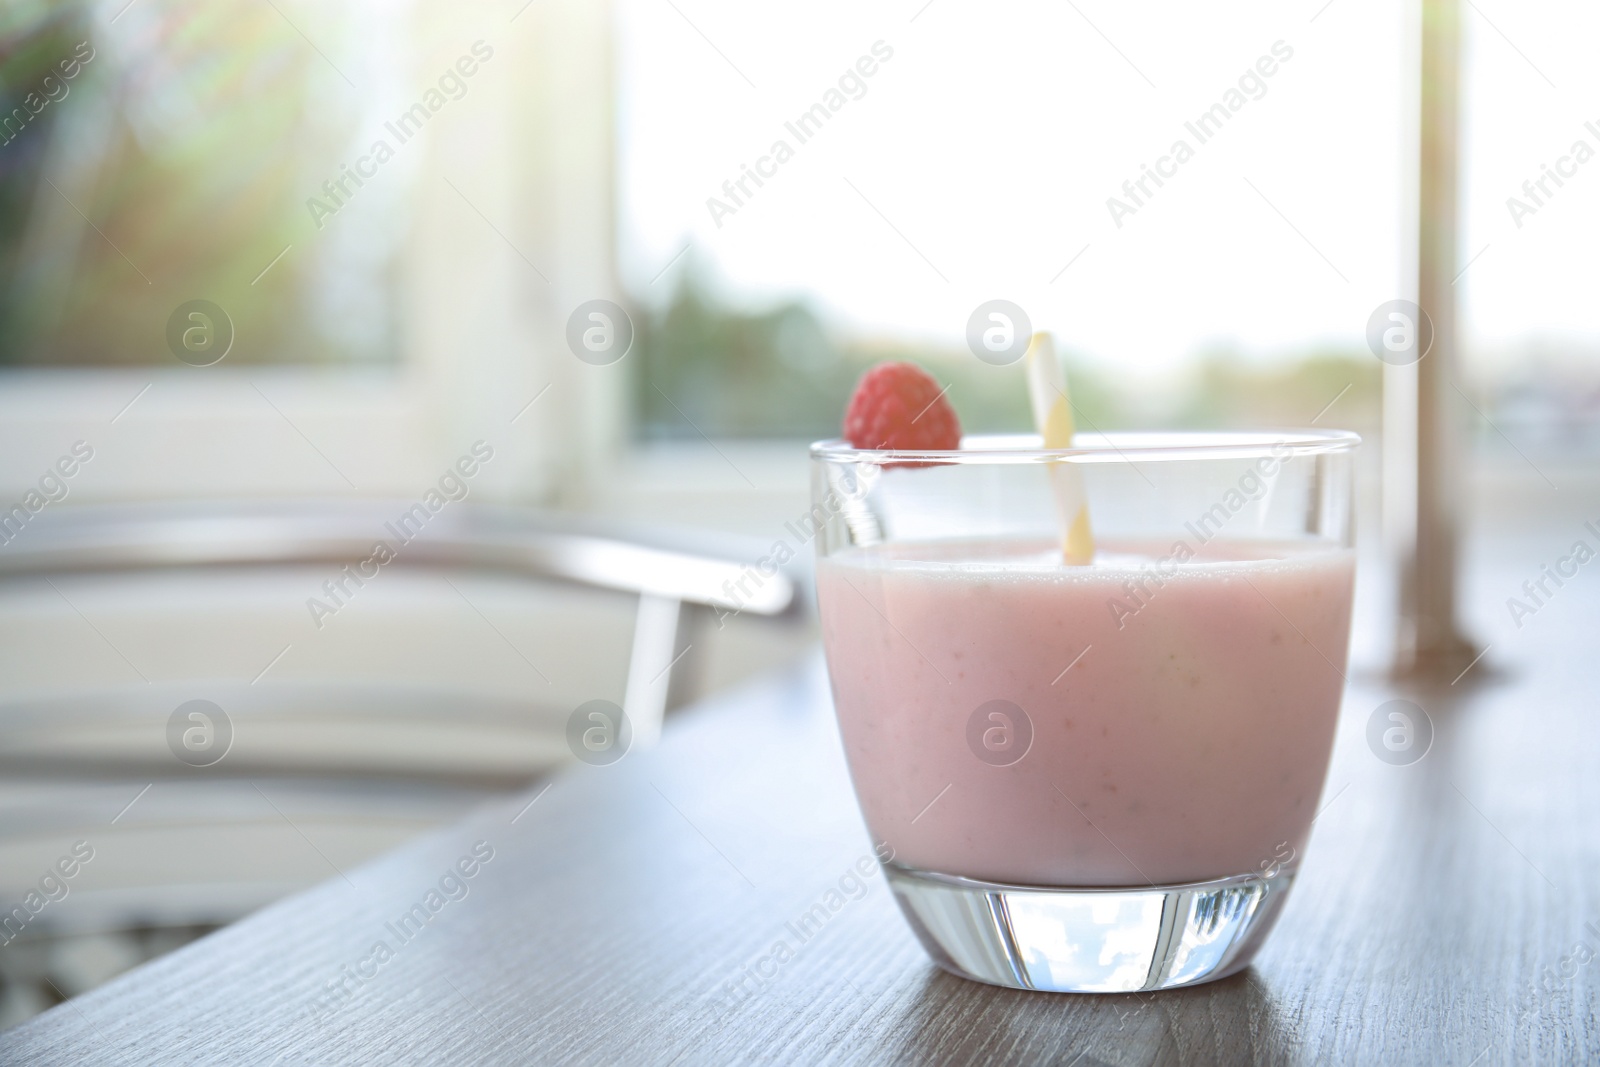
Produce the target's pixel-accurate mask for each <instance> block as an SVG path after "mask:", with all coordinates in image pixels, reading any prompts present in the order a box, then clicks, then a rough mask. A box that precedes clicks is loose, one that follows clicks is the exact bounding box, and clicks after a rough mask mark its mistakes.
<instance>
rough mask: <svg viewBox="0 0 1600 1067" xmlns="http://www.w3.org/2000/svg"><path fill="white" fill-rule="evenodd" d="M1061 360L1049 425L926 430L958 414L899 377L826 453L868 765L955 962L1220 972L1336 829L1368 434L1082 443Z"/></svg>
mask: <svg viewBox="0 0 1600 1067" xmlns="http://www.w3.org/2000/svg"><path fill="white" fill-rule="evenodd" d="M1048 347H1049V346H1048V344H1047V343H1046V342H1044V341H1041V339H1040V337H1039V336H1037V335H1036V336H1035V338H1034V340H1033V342H1032V344H1031V345H1030V348H1029V350H1028V359H1029V365H1028V371H1029V383H1030V397H1031V398H1032V399H1033V400H1034V401H1035V405H1034V406H1035V411H1034V416H1035V422H1036V424H1037V425H1038V426H1039V427H1040V428H1041V432H1040V434H1039V435H1038V436H1034V437H1021V436H1017V437H1011V436H967V437H963V438H961V439H960V440H959V441H955V440H953V439H951V437H950V436H949V435H948V434H944V436H942V437H940V438H939V440H938V442H937V443H936V444H929V443H927V442H922V441H918V440H916V439H915V437H914V435H910V436H908V438H907V439H902V438H897V437H896V436H895V434H896V432H897V430H898V431H904V430H905V429H906V427H905V426H904V425H902V423H905V422H906V421H907V420H909V422H910V424H911V426H912V427H913V428H916V427H920V426H921V425H922V424H923V423H924V422H926V419H925V418H923V419H921V420H920V421H919V420H918V419H917V418H916V416H917V413H918V412H919V411H920V410H921V406H920V405H931V409H937V407H938V403H939V400H938V398H937V397H936V398H934V399H933V400H929V399H928V396H930V395H931V391H932V389H934V388H936V387H937V386H936V384H935V383H932V382H931V381H930V382H921V381H920V380H918V379H915V378H914V376H912V375H910V374H909V373H908V372H904V371H900V370H896V369H895V367H896V366H897V365H889V368H888V369H883V370H881V371H879V372H878V373H879V374H880V375H881V377H879V378H875V377H873V376H872V375H871V374H869V376H868V378H867V379H864V381H863V387H862V388H861V389H860V390H858V393H857V396H856V398H854V399H853V400H852V403H851V412H852V416H853V418H847V420H846V428H847V430H851V429H854V430H855V431H857V432H854V433H853V434H851V435H850V440H848V441H821V442H818V443H817V444H815V445H813V446H812V449H811V456H812V472H813V478H812V501H813V505H814V506H813V509H812V517H813V520H814V521H815V522H816V523H817V524H818V530H819V532H818V536H817V539H816V543H817V602H818V605H819V607H820V610H821V616H822V637H823V644H824V647H825V650H826V652H827V657H828V672H829V674H830V676H831V677H832V682H833V696H834V705H835V708H836V710H837V713H838V718H839V730H840V734H841V735H842V737H843V741H844V749H845V754H846V757H847V759H848V761H849V764H850V774H851V777H852V778H853V780H854V782H855V789H856V796H857V798H858V799H859V800H860V803H861V811H862V814H863V816H864V817H865V819H866V823H867V828H868V830H869V831H870V832H871V834H872V837H873V840H874V841H876V842H881V843H882V844H881V846H880V847H881V848H882V849H883V850H884V852H886V853H887V858H886V859H885V861H884V866H885V871H886V875H887V878H888V881H889V884H890V885H891V886H892V887H893V889H894V893H895V899H896V901H897V902H898V903H899V905H900V907H901V910H902V911H903V912H904V913H905V916H906V919H907V921H908V923H909V924H910V926H911V929H912V930H913V931H914V932H915V933H916V935H917V937H918V938H919V939H920V940H921V941H922V943H923V946H924V947H925V948H926V949H927V950H928V954H929V956H931V957H932V959H933V960H934V962H936V963H937V964H939V966H941V967H944V968H945V969H946V970H949V971H951V972H953V973H955V974H958V975H961V976H963V977H966V978H973V979H977V980H979V981H983V982H989V983H992V984H995V985H1001V986H1009V987H1011V988H1016V989H1039V990H1054V991H1061V992H1080V993H1081V992H1128V991H1134V990H1155V989H1172V988H1176V987H1179V986H1186V985H1193V984H1195V983H1197V982H1208V981H1213V980H1215V979H1218V978H1223V977H1226V976H1227V975H1230V974H1234V973H1236V972H1238V971H1239V970H1241V969H1242V968H1244V967H1246V966H1248V965H1249V963H1250V960H1251V959H1252V957H1253V956H1254V955H1255V953H1256V951H1257V950H1258V949H1259V948H1260V946H1261V945H1262V943H1263V941H1264V939H1265V938H1266V935H1267V933H1268V932H1269V931H1270V930H1271V928H1272V925H1273V923H1274V922H1275V921H1276V919H1277V916H1278V915H1279V914H1280V913H1281V911H1282V908H1283V903H1284V901H1285V900H1286V899H1287V897H1288V893H1289V891H1290V889H1291V887H1292V886H1293V884H1294V879H1295V875H1296V873H1297V871H1298V867H1299V856H1300V854H1301V852H1302V851H1303V850H1304V849H1305V847H1306V839H1307V837H1309V836H1310V833H1311V823H1312V820H1313V819H1314V818H1315V817H1316V811H1317V804H1318V800H1319V796H1320V794H1321V792H1322V786H1323V780H1324V778H1325V776H1326V773H1327V766H1328V757H1329V754H1330V751H1331V749H1332V745H1333V734H1334V726H1335V721H1336V718H1337V715H1338V710H1339V701H1340V697H1341V694H1342V692H1343V686H1344V665H1345V655H1346V649H1347V646H1348V643H1349V636H1350V602H1351V596H1352V592H1353V586H1354V577H1355V553H1354V550H1353V548H1352V533H1353V530H1354V523H1353V521H1352V514H1351V508H1350V501H1351V483H1352V475H1353V471H1354V462H1353V461H1354V452H1355V448H1356V445H1357V444H1358V443H1359V439H1358V438H1356V436H1355V435H1354V434H1349V433H1343V432H1340V431H1336V430H1283V431H1261V432H1229V433H1161V432H1157V433H1125V434H1109V435H1105V434H1078V433H1075V432H1073V430H1072V423H1071V418H1070V414H1071V411H1070V409H1071V402H1070V400H1068V399H1067V394H1066V392H1065V388H1064V383H1063V382H1062V381H1061V379H1060V378H1059V375H1056V374H1055V373H1054V371H1053V370H1052V364H1051V362H1050V360H1049V358H1047V357H1048V356H1049V352H1048ZM896 375H900V376H901V377H902V378H903V379H904V380H901V381H898V384H897V379H896V377H895V376H896ZM913 386H914V387H915V388H913ZM897 390H898V391H897ZM879 441H887V442H888V443H887V444H878V442H879ZM863 442H867V443H866V444H863ZM888 850H892V851H888Z"/></svg>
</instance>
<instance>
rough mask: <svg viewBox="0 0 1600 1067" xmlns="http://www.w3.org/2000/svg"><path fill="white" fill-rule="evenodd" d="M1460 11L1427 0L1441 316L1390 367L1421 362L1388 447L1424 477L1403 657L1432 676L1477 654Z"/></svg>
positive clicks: (1428, 152) (1434, 241)
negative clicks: (1464, 535) (1467, 554)
mask: <svg viewBox="0 0 1600 1067" xmlns="http://www.w3.org/2000/svg"><path fill="white" fill-rule="evenodd" d="M1460 14H1461V4H1460V0H1422V67H1421V111H1420V128H1419V135H1420V136H1419V141H1420V154H1419V158H1418V180H1417V202H1418V203H1417V206H1418V211H1417V223H1418V225H1417V303H1418V304H1419V305H1421V307H1422V309H1423V311H1424V312H1426V313H1427V315H1428V316H1429V318H1430V319H1431V320H1432V322H1433V346H1432V349H1431V350H1430V351H1429V352H1428V353H1427V354H1426V355H1425V356H1424V357H1423V358H1422V359H1421V360H1419V361H1418V362H1417V363H1416V364H1415V365H1414V368H1413V367H1407V368H1393V367H1391V368H1388V369H1389V370H1390V371H1411V370H1413V369H1414V371H1415V375H1416V379H1415V390H1416V409H1415V419H1414V423H1413V424H1412V425H1413V427H1414V430H1413V432H1412V433H1410V434H1404V433H1402V434H1401V435H1399V437H1400V439H1399V440H1393V441H1389V442H1386V447H1391V448H1400V449H1404V450H1406V452H1408V453H1410V456H1408V457H1407V458H1413V457H1414V460H1415V468H1414V470H1415V479H1416V483H1415V484H1416V491H1415V494H1414V501H1415V508H1416V511H1415V524H1414V529H1413V531H1412V532H1411V536H1410V537H1409V538H1408V539H1407V543H1406V544H1405V545H1404V546H1403V548H1402V553H1401V576H1400V633H1399V642H1398V649H1397V657H1396V664H1395V666H1396V669H1397V671H1398V672H1400V673H1404V674H1414V675H1423V676H1431V677H1437V676H1441V675H1443V676H1446V677H1453V676H1454V675H1455V673H1456V672H1457V671H1460V670H1461V669H1462V668H1464V667H1465V666H1466V665H1467V664H1468V663H1469V662H1471V660H1472V657H1473V655H1474V654H1475V653H1474V651H1473V648H1472V646H1471V644H1470V643H1469V642H1468V641H1467V640H1466V639H1465V638H1464V637H1462V635H1461V633H1460V631H1459V630H1458V628H1457V624H1456V543H1457V532H1458V515H1459V510H1460V504H1461V471H1460V456H1461V453H1462V445H1463V442H1462V440H1461V438H1460V436H1459V433H1458V431H1457V428H1456V425H1455V420H1454V418H1453V414H1454V410H1455V406H1456V405H1455V398H1454V397H1453V396H1451V393H1452V392H1453V391H1454V384H1453V381H1454V377H1455V369H1456V363H1457V358H1458V353H1457V330H1456V301H1455V278H1456V262H1457V248H1456V236H1457V230H1458V225H1457V203H1456V197H1457V184H1458V183H1457V170H1458V156H1459V152H1458V141H1459V126H1460V107H1459V103H1460V95H1461V94H1460V90H1461V76H1460V67H1459V59H1460V52H1461V47H1460V46H1461V37H1460V34H1461V22H1460ZM1385 384H1386V387H1387V386H1388V384H1389V382H1388V381H1386V383H1385ZM1408 438H1409V439H1408ZM1408 517H1409V516H1408ZM1404 525H1405V526H1411V525H1412V524H1410V523H1406V524H1404Z"/></svg>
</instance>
